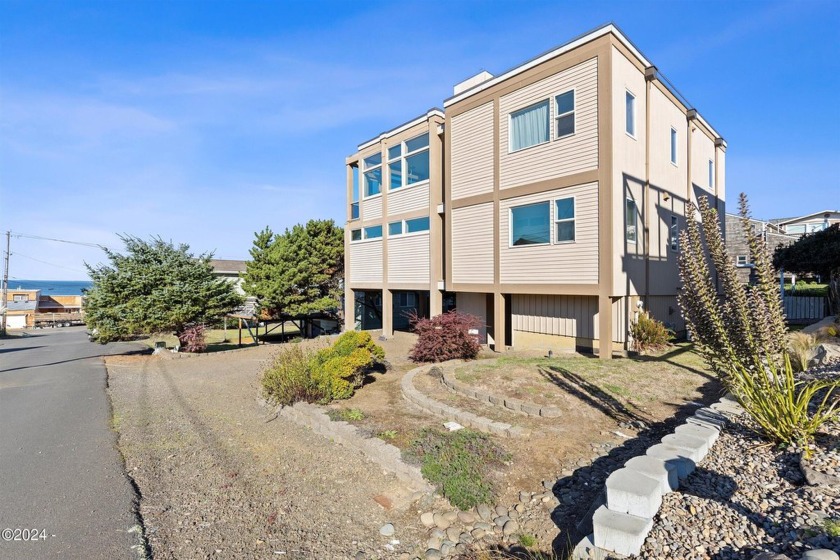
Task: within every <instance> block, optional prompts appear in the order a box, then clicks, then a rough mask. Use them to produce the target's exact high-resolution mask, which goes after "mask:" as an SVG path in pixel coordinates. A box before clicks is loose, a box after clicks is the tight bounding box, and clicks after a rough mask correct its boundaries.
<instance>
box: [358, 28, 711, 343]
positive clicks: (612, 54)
mask: <svg viewBox="0 0 840 560" xmlns="http://www.w3.org/2000/svg"><path fill="white" fill-rule="evenodd" d="M424 150H425V152H424ZM421 153H425V154H426V155H424V156H421V157H417V156H418V155H419V154H421ZM725 155H726V143H725V142H724V140H723V139H722V138H721V137H720V135H719V134H718V133H717V132H716V131H715V130H714V129H713V128H712V127H711V125H709V124H708V123H707V122H706V121H705V120H704V119H703V118H702V117H701V116H700V114H699V113H698V112H697V111H696V110H695V109H694V108H692V107H691V105H690V104H688V103H687V102H686V101H685V100H684V99H682V98H681V97H680V96H679V94H678V93H676V91H675V90H674V89H673V88H671V87H669V86H668V85H667V83H666V82H665V80H664V79H662V77H661V75H660V74H659V73H658V71H657V69H656V68H655V67H654V66H652V64H651V63H650V62H649V61H648V60H647V59H646V58H645V57H644V55H642V54H641V53H640V52H639V51H638V49H637V48H636V47H635V46H634V45H633V44H632V43H631V42H630V41H629V40H628V39H627V38H626V37H625V36H624V35H623V34H622V33H621V31H620V30H618V28H616V27H615V26H614V25H606V26H604V27H601V28H599V29H597V30H595V31H593V32H591V33H588V34H586V35H584V36H581V37H579V38H577V39H575V40H574V41H572V42H570V43H567V44H565V45H563V46H561V47H558V48H556V49H554V50H552V51H549V52H547V53H545V54H543V55H540V56H539V57H537V58H535V59H532V60H530V61H528V62H526V63H524V64H522V65H521V66H517V67H516V68H513V69H511V70H509V71H507V72H505V73H503V74H501V75H499V76H495V77H494V76H492V75H491V74H489V73H487V72H482V73H481V74H478V75H477V76H474V77H472V78H470V79H468V80H466V81H465V82H462V83H461V84H458V85H456V86H455V89H454V95H453V97H451V98H449V99H447V100H446V101H445V102H444V111H440V110H437V109H434V110H431V111H429V112H428V113H426V114H425V115H422V116H420V117H418V118H417V119H415V120H413V121H410V122H409V123H406V124H405V125H402V126H400V127H397V128H395V129H392V130H390V131H388V132H385V133H382V134H380V135H379V136H378V137H377V138H375V139H373V140H370V141H368V142H366V143H363V144H361V145H360V146H359V147H358V151H357V153H355V154H354V155H352V156H350V157H349V158H347V160H346V164H347V178H348V185H347V195H348V219H349V221H348V224H347V228H346V257H345V266H346V278H347V281H346V284H345V288H346V291H345V293H346V296H345V297H346V306H347V309H348V311H349V310H351V309H355V313H347V315H346V317H347V319H346V325H345V326H346V328H362V329H374V328H382V330H383V332H384V334H385V335H386V336H387V335H389V334H391V332H392V331H393V329H394V328H395V327H397V326H399V324H398V321H397V320H396V317H397V315H398V314H400V313H401V309H400V307H401V306H402V305H403V304H406V305H408V304H411V303H412V301H411V300H410V298H406V299H405V300H404V299H403V296H402V294H403V293H405V292H414V293H415V294H416V299H415V300H414V303H415V304H416V307H417V310H418V312H419V313H420V314H421V315H436V314H439V313H441V312H442V311H444V310H445V309H446V308H448V307H450V306H453V305H454V307H455V308H457V309H458V310H460V311H464V312H468V313H471V314H474V315H477V316H479V317H480V318H481V319H482V321H483V322H484V323H485V324H486V340H487V342H488V343H489V344H491V345H492V346H493V347H494V348H496V349H497V350H500V349H503V348H506V347H510V346H512V347H516V348H538V349H552V348H553V349H563V348H579V349H590V350H596V351H598V352H599V353H600V354H601V356H602V357H605V358H608V357H611V356H612V352H613V350H620V349H626V348H628V347H629V342H630V341H629V339H628V330H629V327H630V323H631V321H633V319H634V318H635V317H636V316H637V313H638V310H639V309H640V308H641V307H645V308H647V309H648V310H649V311H650V312H651V314H652V315H653V316H654V317H656V318H657V319H659V320H661V321H663V322H665V323H666V324H668V325H669V326H670V327H671V328H673V329H675V330H677V331H682V330H684V328H685V327H684V322H683V320H682V319H681V317H680V314H679V311H678V307H677V303H676V294H677V291H678V289H679V276H678V267H677V255H678V252H679V243H678V233H679V231H680V230H681V229H682V228H683V227H684V224H685V209H686V204H687V202H688V201H694V202H696V201H697V197H698V196H708V197H710V199H711V204H712V205H713V206H714V207H716V208H717V209H718V211H719V212H721V213H723V212H724V211H725V202H724V201H725ZM415 160H418V161H415ZM426 302H428V307H426ZM445 302H446V304H445Z"/></svg>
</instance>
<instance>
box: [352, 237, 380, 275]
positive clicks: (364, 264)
mask: <svg viewBox="0 0 840 560" xmlns="http://www.w3.org/2000/svg"><path fill="white" fill-rule="evenodd" d="M349 250H350V282H382V241H381V240H376V241H364V242H362V243H351V244H350V249H349Z"/></svg>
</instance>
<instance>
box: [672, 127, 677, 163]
mask: <svg viewBox="0 0 840 560" xmlns="http://www.w3.org/2000/svg"><path fill="white" fill-rule="evenodd" d="M671 163H673V164H674V165H677V129H676V128H674V127H671Z"/></svg>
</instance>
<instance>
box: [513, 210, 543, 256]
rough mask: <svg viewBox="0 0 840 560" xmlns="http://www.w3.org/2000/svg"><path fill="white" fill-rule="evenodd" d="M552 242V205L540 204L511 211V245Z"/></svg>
mask: <svg viewBox="0 0 840 560" xmlns="http://www.w3.org/2000/svg"><path fill="white" fill-rule="evenodd" d="M550 242H551V205H550V203H549V202H539V203H537V204H528V205H526V206H517V207H515V208H511V209H510V245H511V246H512V247H519V246H521V245H540V244H545V243H550Z"/></svg>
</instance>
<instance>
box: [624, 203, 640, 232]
mask: <svg viewBox="0 0 840 560" xmlns="http://www.w3.org/2000/svg"><path fill="white" fill-rule="evenodd" d="M624 223H625V224H626V228H627V230H626V233H625V239H626V240H627V242H628V243H636V241H637V239H638V232H637V227H638V223H639V220H638V216H637V212H636V201H634V200H630V199H629V198H628V199H627V201H626V203H625V205H624Z"/></svg>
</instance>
